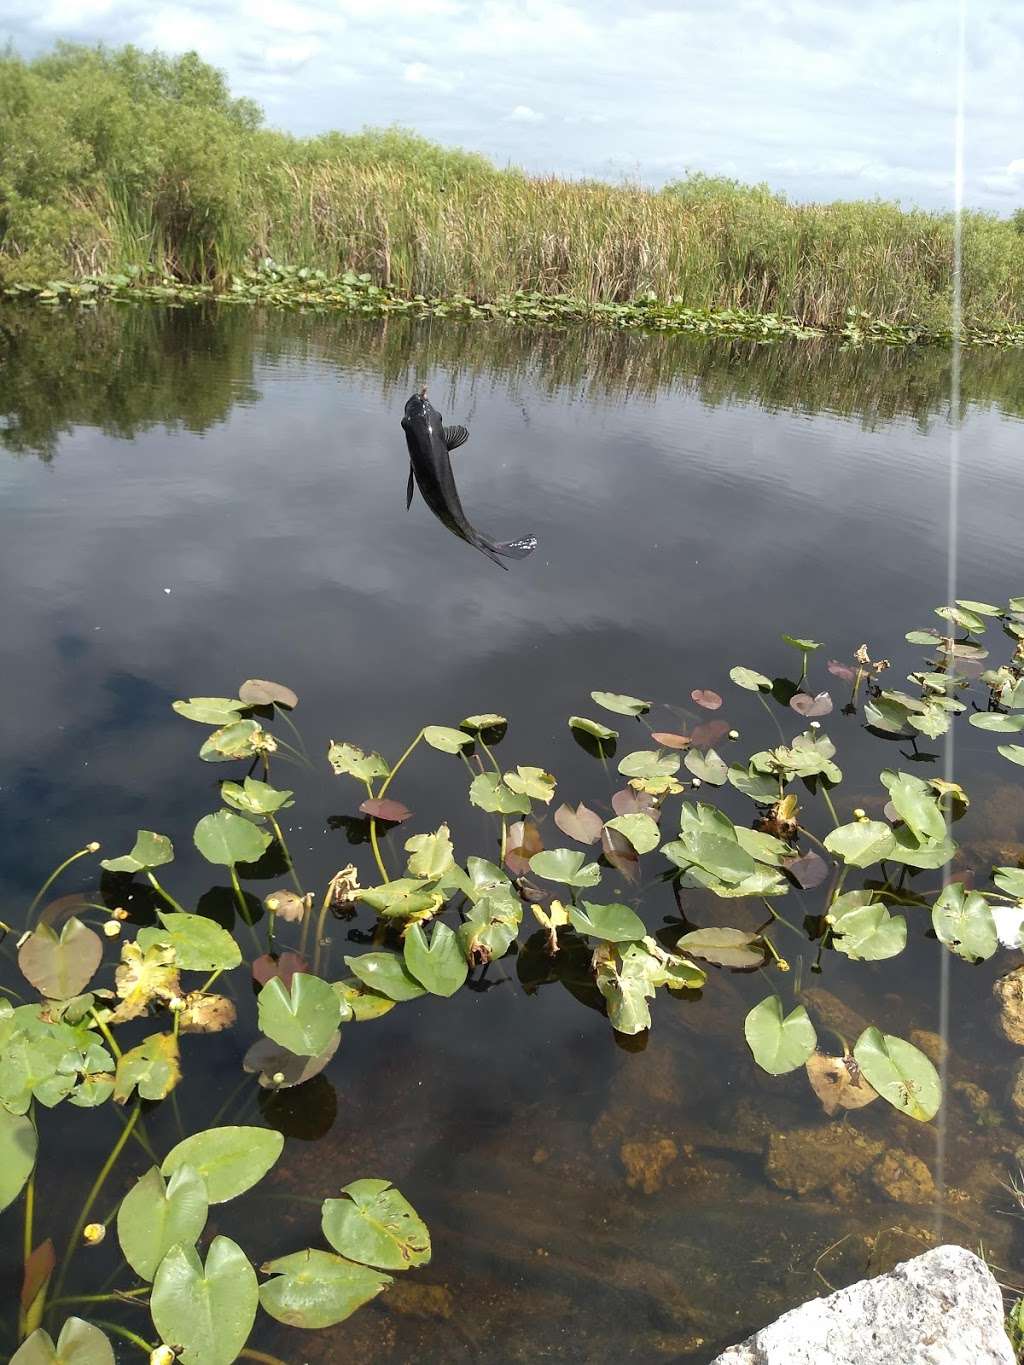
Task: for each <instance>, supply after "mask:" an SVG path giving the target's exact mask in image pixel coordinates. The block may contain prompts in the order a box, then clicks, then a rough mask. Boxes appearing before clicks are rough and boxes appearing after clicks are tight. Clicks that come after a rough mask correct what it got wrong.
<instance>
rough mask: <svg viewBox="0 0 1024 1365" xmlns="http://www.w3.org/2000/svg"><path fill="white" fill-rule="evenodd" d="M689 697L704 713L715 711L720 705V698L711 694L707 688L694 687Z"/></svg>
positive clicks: (714, 693) (715, 693) (715, 694)
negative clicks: (702, 708)
mask: <svg viewBox="0 0 1024 1365" xmlns="http://www.w3.org/2000/svg"><path fill="white" fill-rule="evenodd" d="M690 696H691V698H692V699H693V700H694V701H695V702H696V703H697V705H698V706H703V707H704V709H705V711H717V710H718V708H719V707H720V706H721V704H722V698H721V697H720V696H719V695H718V693H717V692H712V691H711V690H710V689H709V688H701V687H695V688H694V689H693V691H692V692H691V693H690Z"/></svg>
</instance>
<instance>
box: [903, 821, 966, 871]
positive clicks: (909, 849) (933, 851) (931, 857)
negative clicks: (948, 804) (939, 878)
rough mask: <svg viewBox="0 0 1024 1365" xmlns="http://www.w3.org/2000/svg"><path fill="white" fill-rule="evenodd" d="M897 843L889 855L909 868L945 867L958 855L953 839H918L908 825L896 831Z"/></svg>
mask: <svg viewBox="0 0 1024 1365" xmlns="http://www.w3.org/2000/svg"><path fill="white" fill-rule="evenodd" d="M895 837H896V842H895V845H894V847H893V849H892V852H891V853H890V854H889V855H888V856H889V858H890V860H891V861H892V862H894V863H906V864H907V866H908V867H928V868H938V867H945V865H946V863H948V862H949V861H950V859H951V858H952V857H953V855H954V854H955V853H956V844H954V842H953V840H952V839H918V838H916V837H915V835H914V833H913V831H912V830H909V829H908V828H907V827H906V825H901V826H900V827H899V829H897V830H896V831H895Z"/></svg>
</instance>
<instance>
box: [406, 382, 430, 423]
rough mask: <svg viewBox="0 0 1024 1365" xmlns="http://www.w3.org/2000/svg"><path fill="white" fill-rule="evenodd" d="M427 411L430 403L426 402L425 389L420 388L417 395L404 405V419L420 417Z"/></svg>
mask: <svg viewBox="0 0 1024 1365" xmlns="http://www.w3.org/2000/svg"><path fill="white" fill-rule="evenodd" d="M429 409H430V403H429V402H428V401H427V390H426V388H422V389H420V391H419V393H414V394H413V396H412V397H411V398H410V399H409V401H408V402H407V403H406V405H405V415H406V417H422V416H424V414H425V413H426V412H428V411H429Z"/></svg>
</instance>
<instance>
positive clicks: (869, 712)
mask: <svg viewBox="0 0 1024 1365" xmlns="http://www.w3.org/2000/svg"><path fill="white" fill-rule="evenodd" d="M909 716H910V712H909V710H908V709H907V707H906V706H904V705H903V703H902V702H898V701H892V700H891V699H886V698H884V697H872V698H870V700H868V701H866V702H865V703H864V720H865V722H866V723H867V724H868V725H870V726H871V727H872V729H875V730H881V732H882V733H883V734H885V735H901V734H903V732H904V731H905V730H906V728H907V724H908V718H909Z"/></svg>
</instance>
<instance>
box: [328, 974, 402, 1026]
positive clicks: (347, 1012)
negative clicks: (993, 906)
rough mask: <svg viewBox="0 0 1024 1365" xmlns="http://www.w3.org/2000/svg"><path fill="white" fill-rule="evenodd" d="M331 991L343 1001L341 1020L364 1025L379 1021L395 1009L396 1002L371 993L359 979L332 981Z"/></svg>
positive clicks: (349, 978) (376, 993) (374, 992)
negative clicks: (371, 1020)
mask: <svg viewBox="0 0 1024 1365" xmlns="http://www.w3.org/2000/svg"><path fill="white" fill-rule="evenodd" d="M331 990H332V991H334V992H335V994H336V995H337V996H338V998H339V1000H340V1001H341V1020H342V1023H345V1022H346V1021H347V1020H354V1021H355V1022H356V1023H357V1024H362V1023H364V1022H366V1021H367V1020H369V1019H379V1018H380V1017H381V1015H382V1014H387V1013H388V1012H389V1011H390V1010H393V1009H394V1008H395V1002H394V1001H393V1000H389V999H388V997H387V996H386V995H381V994H380V992H379V991H371V990H370V989H369V988H368V987H366V986H364V985H363V983H362V982H361V981H360V980H359V978H358V977H355V976H349V977H346V978H345V979H344V980H343V981H332V982H331Z"/></svg>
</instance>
